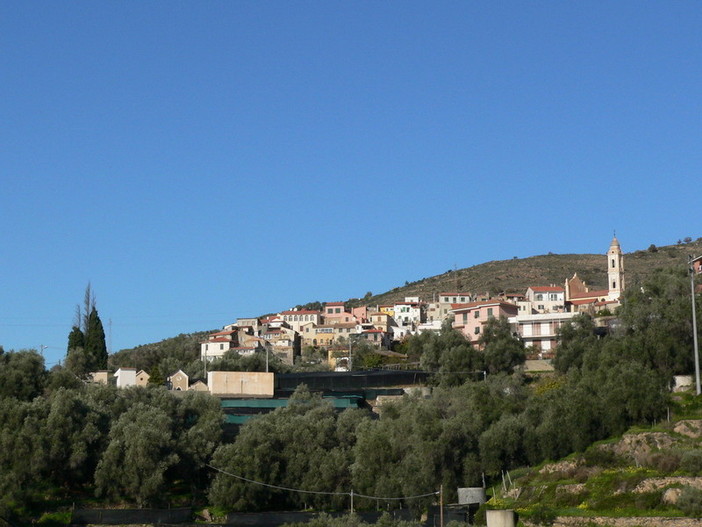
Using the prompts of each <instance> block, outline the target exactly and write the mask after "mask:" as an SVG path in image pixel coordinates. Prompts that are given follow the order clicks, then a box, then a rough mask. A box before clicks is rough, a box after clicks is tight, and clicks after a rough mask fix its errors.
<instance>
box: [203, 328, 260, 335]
mask: <svg viewBox="0 0 702 527" xmlns="http://www.w3.org/2000/svg"><path fill="white" fill-rule="evenodd" d="M249 327H251V326H249ZM236 332H237V330H236V329H232V330H229V331H218V332H217V333H210V336H212V335H231V334H232V333H236Z"/></svg>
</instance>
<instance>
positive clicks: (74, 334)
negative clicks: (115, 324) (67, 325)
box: [66, 284, 107, 377]
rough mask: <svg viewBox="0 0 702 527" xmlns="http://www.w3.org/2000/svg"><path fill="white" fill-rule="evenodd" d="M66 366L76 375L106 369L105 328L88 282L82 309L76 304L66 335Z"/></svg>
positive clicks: (81, 375) (84, 374)
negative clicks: (69, 329) (70, 325)
mask: <svg viewBox="0 0 702 527" xmlns="http://www.w3.org/2000/svg"><path fill="white" fill-rule="evenodd" d="M66 367H67V368H68V369H69V370H70V371H71V372H72V373H73V374H74V375H76V376H78V377H85V376H86V375H87V373H88V372H91V371H98V370H105V369H107V345H106V344H105V329H104V328H103V326H102V321H101V320H100V316H99V315H98V311H97V307H96V305H95V295H94V294H93V291H92V289H91V287H90V284H88V286H87V287H86V288H85V299H84V301H83V309H82V311H81V308H80V306H76V319H75V321H74V324H73V328H72V329H71V332H70V334H69V335H68V349H67V355H66Z"/></svg>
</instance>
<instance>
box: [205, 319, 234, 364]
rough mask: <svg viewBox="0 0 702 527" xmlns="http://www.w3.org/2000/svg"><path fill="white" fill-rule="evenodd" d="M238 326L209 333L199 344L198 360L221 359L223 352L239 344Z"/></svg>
mask: <svg viewBox="0 0 702 527" xmlns="http://www.w3.org/2000/svg"><path fill="white" fill-rule="evenodd" d="M239 330H240V328H234V327H233V328H232V329H225V330H222V331H218V332H216V333H210V334H209V335H208V337H207V340H206V341H204V342H202V343H201V344H200V360H203V361H204V360H214V359H221V358H222V357H223V356H224V354H225V353H227V352H228V351H229V350H231V349H232V348H236V347H237V346H239Z"/></svg>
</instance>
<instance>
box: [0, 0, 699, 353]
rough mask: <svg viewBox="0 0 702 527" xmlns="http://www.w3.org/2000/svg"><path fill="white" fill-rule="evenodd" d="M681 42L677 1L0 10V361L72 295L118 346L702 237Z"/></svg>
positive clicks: (64, 327) (687, 47)
mask: <svg viewBox="0 0 702 527" xmlns="http://www.w3.org/2000/svg"><path fill="white" fill-rule="evenodd" d="M700 27H702V5H700V3H699V2H697V1H689V2H686V1H675V2H670V1H665V2H663V1H661V2H656V1H647V2H640V1H636V2H629V1H618V2H594V1H583V2H562V1H543V2H522V1H514V2H512V1H498V2H472V1H470V2H463V1H462V2H412V1H403V2H371V1H368V2H341V1H329V0H324V1H321V0H320V1H301V2H283V1H277V2H269V1H255V2H253V1H251V2H244V1H226V2H225V1H189V2H185V1H167V2H165V1H164V2H159V1H150V2H138V1H114V2H104V1H103V2H94V1H74V2H52V1H48V0H47V1H42V2H37V1H31V0H29V1H23V2H3V3H2V4H0V46H1V47H0V49H1V52H0V119H1V120H2V123H3V126H2V127H0V145H1V155H0V177H1V178H2V187H1V190H0V211H1V213H2V220H3V228H2V230H1V231H0V242H1V243H2V245H1V246H2V248H3V258H2V274H1V276H2V287H1V288H0V300H1V301H0V345H3V346H4V348H5V349H6V350H9V349H15V350H19V349H23V348H39V346H40V345H44V346H48V348H47V350H46V355H47V363H48V364H49V365H51V364H53V363H56V362H58V361H59V360H60V359H61V358H63V356H64V354H65V346H66V340H67V336H68V333H69V331H70V327H71V322H72V320H73V314H74V308H75V305H76V304H77V303H79V302H81V299H82V295H83V291H84V289H85V286H86V285H87V283H88V282H90V283H91V284H92V287H93V290H94V292H95V294H96V297H97V305H98V309H99V312H100V315H101V318H102V320H103V323H104V324H105V326H106V330H108V333H110V334H111V338H110V341H111V342H110V344H111V348H112V350H113V351H117V350H119V349H123V348H127V347H132V346H135V345H138V344H143V343H147V342H155V341H159V340H161V339H163V338H167V337H171V336H174V335H177V334H178V333H182V332H192V331H198V330H208V329H213V328H218V327H221V326H222V325H224V324H227V323H230V322H232V321H234V320H235V319H236V318H237V317H244V316H253V315H258V314H262V313H266V312H273V311H278V310H281V309H286V308H289V307H291V306H294V305H295V304H299V303H305V302H308V301H312V300H320V301H325V300H326V301H332V300H343V299H346V298H349V297H357V296H362V295H364V294H365V293H366V292H367V291H372V292H374V293H380V292H383V291H386V290H388V289H392V288H393V287H396V286H398V285H402V284H404V282H405V281H406V280H408V281H413V280H418V279H420V278H423V277H426V276H432V275H435V274H440V273H443V272H445V271H446V270H448V269H452V268H453V267H454V266H456V267H458V268H462V267H468V266H471V265H475V264H479V263H482V262H485V261H489V260H499V259H506V258H511V257H513V256H519V257H526V256H532V255H536V254H543V253H547V252H549V251H552V252H555V253H599V252H602V253H604V252H605V251H606V250H607V247H608V244H609V241H610V239H611V237H612V232H613V230H614V229H616V232H617V236H618V238H619V239H620V241H621V243H622V246H623V249H624V250H625V251H633V250H637V249H645V248H646V247H648V246H649V244H651V243H654V244H656V245H666V244H670V243H674V242H675V241H677V240H678V239H680V238H684V237H685V236H692V237H693V238H697V237H699V236H702V232H701V229H700V223H699V220H698V219H697V214H696V212H697V211H699V206H700V191H701V190H702V184H700V174H702V149H701V148H700V145H701V144H702V115H701V114H702V111H701V110H702V98H701V97H700V94H702V67H700V65H701V64H702V38H700ZM693 211H694V212H693ZM564 278H565V277H564Z"/></svg>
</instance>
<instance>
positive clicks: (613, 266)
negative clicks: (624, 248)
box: [612, 258, 615, 267]
mask: <svg viewBox="0 0 702 527" xmlns="http://www.w3.org/2000/svg"><path fill="white" fill-rule="evenodd" d="M612 267H615V265H614V258H612Z"/></svg>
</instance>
